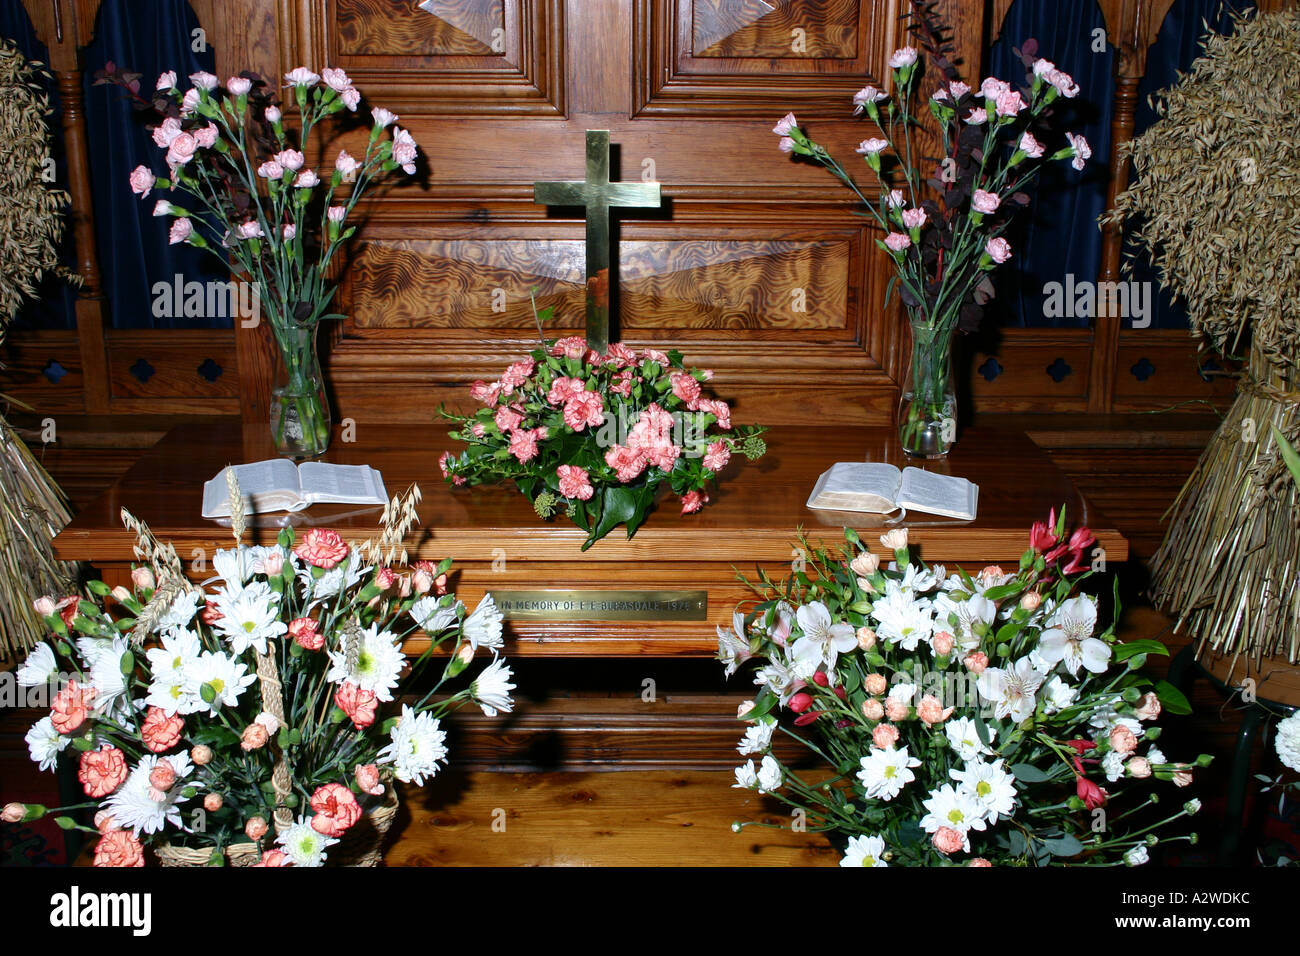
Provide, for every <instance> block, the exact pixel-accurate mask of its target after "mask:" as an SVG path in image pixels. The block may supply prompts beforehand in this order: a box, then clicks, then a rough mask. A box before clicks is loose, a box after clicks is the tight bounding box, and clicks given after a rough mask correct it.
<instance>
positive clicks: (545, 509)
mask: <svg viewBox="0 0 1300 956" xmlns="http://www.w3.org/2000/svg"><path fill="white" fill-rule="evenodd" d="M550 312H551V310H550V309H546V310H543V312H542V313H541V314H539V315H538V316H537V318H538V331H539V334H540V332H541V323H542V322H543V321H545V320H546V319H547V318H549V316H550ZM712 377H713V373H712V372H711V371H708V370H701V369H694V368H691V369H688V368H687V367H686V366H685V365H683V364H682V356H681V354H680V353H679V352H675V351H673V352H667V353H665V352H660V351H658V350H655V349H645V350H643V351H636V350H634V349H631V348H628V347H627V346H625V345H622V344H618V343H615V344H613V345H611V346H610V347H609V351H608V353H607V354H605V355H601V354H599V353H597V352H596V351H594V350H592V349H590V348H588V346H587V342H586V340H585V339H583V338H581V337H578V336H573V337H570V338H562V339H559V340H558V341H548V340H546V339H545V337H543V338H542V343H541V348H538V349H535V350H533V352H532V353H530V355H529V357H528V358H525V359H521V360H519V361H517V362H514V363H513V364H511V365H510V366H509V367H508V368H507V369H506V370H505V373H504V374H503V375H502V376H501V378H500V380H499V381H496V382H492V383H490V384H489V383H487V382H483V381H477V382H475V383H474V384H473V386H472V387H471V388H470V394H471V395H472V396H473V397H474V399H475V400H476V401H478V402H480V403H481V404H482V405H483V407H482V408H481V409H479V410H478V411H477V412H475V413H474V414H473V415H469V416H457V415H451V414H448V413H447V412H445V411H444V412H443V414H444V416H446V417H447V418H449V419H451V420H453V421H455V422H458V423H459V424H460V428H459V429H457V430H455V431H453V432H451V437H452V438H454V439H457V440H459V441H463V442H465V443H466V444H467V445H468V446H469V447H468V448H466V449H465V450H464V451H462V452H461V453H460V454H459V455H454V454H452V453H451V452H450V451H446V452H443V454H442V457H441V458H440V459H439V464H440V465H441V466H442V472H443V475H444V477H445V478H446V479H447V480H448V481H450V482H451V483H452V484H453V485H458V486H459V485H466V484H468V485H478V484H483V483H485V482H495V481H502V480H505V479H512V480H513V481H514V482H515V485H516V486H517V487H518V488H519V490H520V491H521V492H523V493H524V495H526V496H527V497H528V498H529V499H530V500H531V501H532V502H533V506H534V507H535V508H536V509H537V513H538V515H539V516H541V517H542V518H545V519H550V518H552V517H554V516H555V515H557V514H559V513H560V512H561V511H563V512H564V513H565V514H567V515H568V517H569V518H570V519H571V520H572V521H573V523H574V524H576V525H577V526H578V527H579V528H581V529H582V530H583V531H584V532H586V534H587V540H586V541H585V542H583V545H582V550H584V551H585V550H587V549H588V548H590V547H591V546H592V545H593V544H595V543H596V542H597V541H599V540H600V539H601V538H603V537H605V535H607V534H609V533H610V532H611V531H612V530H614V528H616V527H617V526H618V525H620V524H623V525H626V526H627V536H628V537H629V538H631V537H632V536H633V535H634V534H635V533H636V530H637V528H639V527H640V526H641V524H642V522H643V521H645V517H646V513H647V512H648V511H649V510H650V508H651V507H652V506H653V505H654V502H655V496H656V494H657V493H658V491H659V486H660V485H661V484H664V483H667V485H668V486H669V487H670V488H671V489H672V491H673V493H674V494H676V495H678V496H679V497H680V498H681V503H682V504H681V508H682V514H691V513H693V512H696V511H699V510H700V509H701V508H703V507H704V506H705V505H706V504H707V503H708V501H709V495H708V492H707V488H708V486H709V485H710V484H711V483H712V482H714V481H716V480H717V477H718V474H719V473H720V472H721V471H722V470H723V468H725V467H726V466H727V464H728V462H730V461H731V456H732V455H733V454H734V453H736V452H740V453H742V454H743V455H744V456H745V457H746V458H748V459H749V460H750V461H754V460H756V459H758V458H760V457H761V456H762V455H763V454H764V452H765V451H766V445H765V443H764V442H763V440H762V438H761V437H759V436H760V435H761V434H762V433H763V432H764V431H766V429H765V428H763V427H761V426H744V425H734V426H733V425H732V422H731V409H730V407H729V406H728V405H727V403H726V402H723V401H719V400H717V399H713V398H709V397H707V396H706V395H705V393H704V389H703V384H704V383H705V382H707V381H709V380H710V379H711V378H712Z"/></svg>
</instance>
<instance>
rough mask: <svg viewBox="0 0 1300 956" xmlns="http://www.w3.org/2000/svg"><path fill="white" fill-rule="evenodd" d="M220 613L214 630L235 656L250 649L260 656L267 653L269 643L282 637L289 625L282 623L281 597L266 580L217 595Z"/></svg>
mask: <svg viewBox="0 0 1300 956" xmlns="http://www.w3.org/2000/svg"><path fill="white" fill-rule="evenodd" d="M216 605H217V610H218V611H220V612H221V619H220V620H218V621H217V623H216V625H215V627H216V629H217V631H218V632H219V633H220V634H221V635H222V636H223V637H224V638H225V639H226V642H227V643H228V644H229V645H230V649H231V650H232V651H233V652H234V653H235V654H243V653H244V651H246V650H248V649H249V648H250V647H251V648H253V649H254V650H255V651H257V653H259V654H265V653H266V651H267V644H266V642H267V640H270V639H274V638H277V637H280V636H281V635H283V634H285V633H287V632H288V630H289V625H287V624H285V623H284V622H283V621H282V620H280V598H279V595H277V594H276V593H275V592H274V591H272V590H271V586H270V585H269V584H267V583H266V582H265V581H254V582H253V583H252V584H250V585H248V587H246V588H240V589H239V590H233V589H232V588H230V587H225V588H222V589H221V590H220V591H218V592H217V597H216Z"/></svg>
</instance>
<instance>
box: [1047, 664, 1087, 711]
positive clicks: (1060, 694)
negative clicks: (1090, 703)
mask: <svg viewBox="0 0 1300 956" xmlns="http://www.w3.org/2000/svg"><path fill="white" fill-rule="evenodd" d="M1078 696H1079V688H1077V687H1071V686H1070V685H1069V684H1067V683H1066V682H1065V681H1063V680H1061V677H1060V675H1059V674H1057V675H1055V676H1054V677H1053V678H1052V679H1051V680H1049V681H1048V682H1047V686H1046V687H1044V688H1043V702H1044V704H1045V705H1046V706H1045V707H1044V708H1043V712H1044V713H1047V714H1056V713H1060V712H1061V711H1063V710H1065V708H1067V707H1069V706H1070V705H1071V704H1073V703H1074V699H1075V698H1076V697H1078Z"/></svg>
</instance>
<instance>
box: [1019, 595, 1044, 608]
mask: <svg viewBox="0 0 1300 956" xmlns="http://www.w3.org/2000/svg"><path fill="white" fill-rule="evenodd" d="M1042 603H1043V596H1042V595H1041V594H1039V593H1038V592H1037V591H1026V592H1025V593H1024V594H1022V595H1020V606H1021V607H1022V608H1024V609H1025V610H1026V611H1037V610H1038V606H1039V605H1040V604H1042Z"/></svg>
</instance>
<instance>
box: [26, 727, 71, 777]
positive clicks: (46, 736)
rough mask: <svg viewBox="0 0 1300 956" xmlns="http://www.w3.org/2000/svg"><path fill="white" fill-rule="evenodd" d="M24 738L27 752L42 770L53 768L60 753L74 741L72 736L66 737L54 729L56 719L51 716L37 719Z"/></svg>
mask: <svg viewBox="0 0 1300 956" xmlns="http://www.w3.org/2000/svg"><path fill="white" fill-rule="evenodd" d="M23 739H24V740H26V741H27V752H28V753H30V754H31V755H32V760H34V761H35V762H36V763H38V764H40V766H41V769H42V770H50V769H52V768H53V767H54V764H55V762H56V761H57V760H58V757H59V754H60V753H61V752H62V751H63V750H64V749H66V748H67V746H68V744H70V743H72V738H71V737H64V736H63V735H62V734H60V733H59V732H58V731H57V730H55V729H54V721H53V720H51V719H50V718H49V717H42V718H41V719H40V720H38V721H36V723H34V724H33V725H32V729H31V730H29V731H27V736H26V737H24V738H23Z"/></svg>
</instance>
